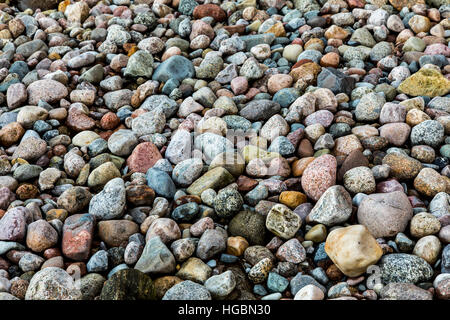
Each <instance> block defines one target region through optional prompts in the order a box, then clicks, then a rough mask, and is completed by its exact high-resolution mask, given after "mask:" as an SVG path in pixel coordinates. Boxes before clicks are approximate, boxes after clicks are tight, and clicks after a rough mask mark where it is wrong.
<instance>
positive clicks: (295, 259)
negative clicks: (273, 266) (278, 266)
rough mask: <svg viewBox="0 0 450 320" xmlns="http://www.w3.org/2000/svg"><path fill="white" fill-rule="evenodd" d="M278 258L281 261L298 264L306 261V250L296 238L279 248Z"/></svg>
mask: <svg viewBox="0 0 450 320" xmlns="http://www.w3.org/2000/svg"><path fill="white" fill-rule="evenodd" d="M276 257H277V258H278V259H279V260H280V261H287V262H292V263H295V264H297V263H300V262H303V261H304V260H305V259H306V250H305V248H303V246H302V245H301V243H300V242H299V241H298V240H297V239H296V238H293V239H291V240H289V241H286V242H285V243H284V244H282V245H281V246H280V247H279V248H278V250H277V253H276Z"/></svg>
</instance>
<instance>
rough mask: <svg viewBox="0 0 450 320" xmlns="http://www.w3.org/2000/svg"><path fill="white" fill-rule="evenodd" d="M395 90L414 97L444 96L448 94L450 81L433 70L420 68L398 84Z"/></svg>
mask: <svg viewBox="0 0 450 320" xmlns="http://www.w3.org/2000/svg"><path fill="white" fill-rule="evenodd" d="M397 90H398V91H399V92H401V93H405V94H407V95H410V96H414V97H416V96H427V97H437V96H445V95H446V94H447V93H449V92H450V80H448V79H446V78H445V77H444V76H443V75H442V74H441V73H440V72H439V71H437V70H435V69H429V68H422V69H420V70H419V71H418V72H416V73H415V74H413V75H412V76H410V77H408V78H406V79H405V80H404V81H403V82H402V83H400V85H399V86H398V88H397Z"/></svg>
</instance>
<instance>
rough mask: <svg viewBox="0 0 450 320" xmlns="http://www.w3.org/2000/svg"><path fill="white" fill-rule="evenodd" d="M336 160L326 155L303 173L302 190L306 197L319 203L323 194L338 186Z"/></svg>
mask: <svg viewBox="0 0 450 320" xmlns="http://www.w3.org/2000/svg"><path fill="white" fill-rule="evenodd" d="M336 169H337V161H336V158H335V157H333V156H332V155H330V154H324V155H323V156H320V157H318V158H317V159H315V160H314V161H312V162H311V163H310V164H309V165H308V166H307V167H306V169H305V171H304V172H303V176H302V188H303V190H304V191H305V193H306V195H307V196H308V197H310V198H311V199H313V200H315V201H317V200H319V198H320V197H321V196H322V194H323V193H324V192H325V191H326V190H327V189H328V188H329V187H331V186H333V185H335V184H336Z"/></svg>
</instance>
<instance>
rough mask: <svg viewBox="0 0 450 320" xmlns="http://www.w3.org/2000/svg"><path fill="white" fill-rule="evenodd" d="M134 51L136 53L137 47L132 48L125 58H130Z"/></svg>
mask: <svg viewBox="0 0 450 320" xmlns="http://www.w3.org/2000/svg"><path fill="white" fill-rule="evenodd" d="M136 51H138V47H137V46H132V47H131V48H130V49H129V50H128V53H127V56H129V57H131V56H132V55H133V54H134V53H135V52H136Z"/></svg>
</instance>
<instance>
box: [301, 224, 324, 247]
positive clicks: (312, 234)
mask: <svg viewBox="0 0 450 320" xmlns="http://www.w3.org/2000/svg"><path fill="white" fill-rule="evenodd" d="M326 238H327V228H326V227H325V226H324V225H323V224H316V225H315V226H314V227H312V228H311V229H310V230H309V231H308V232H307V233H306V234H305V240H309V241H312V242H316V243H318V242H323V241H325V239H326Z"/></svg>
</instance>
